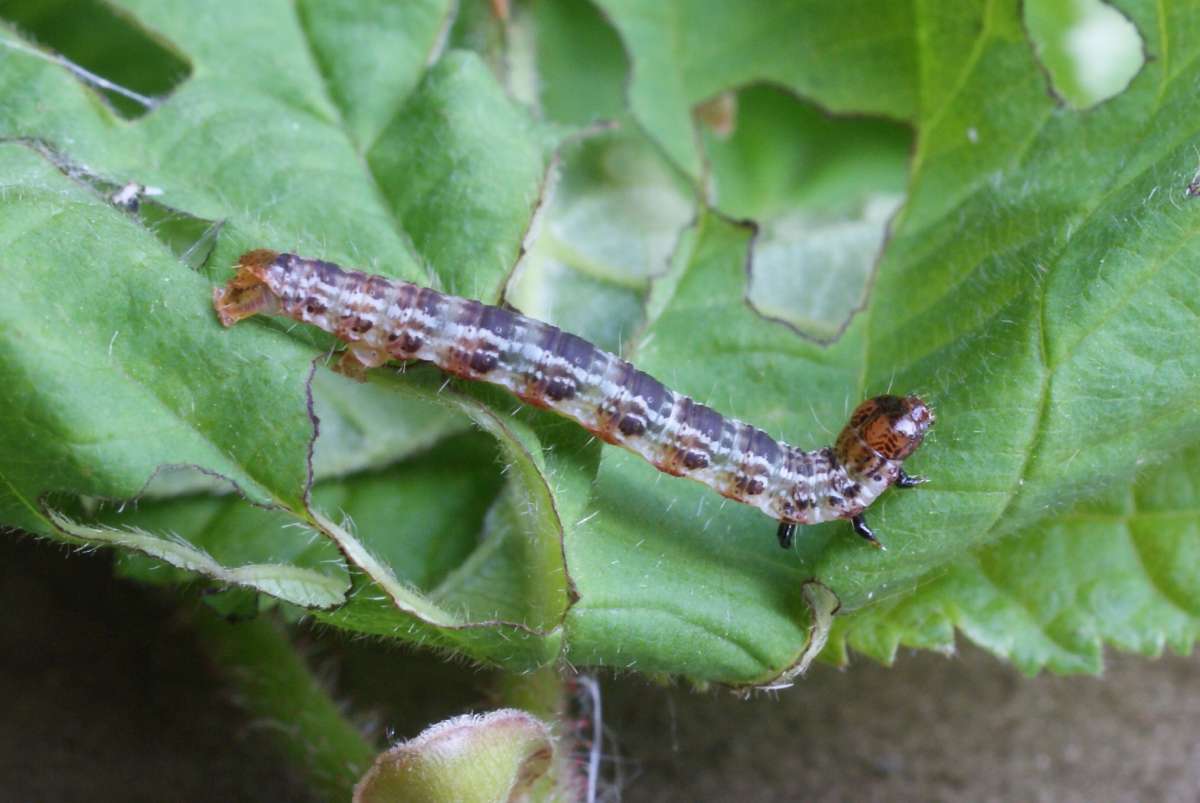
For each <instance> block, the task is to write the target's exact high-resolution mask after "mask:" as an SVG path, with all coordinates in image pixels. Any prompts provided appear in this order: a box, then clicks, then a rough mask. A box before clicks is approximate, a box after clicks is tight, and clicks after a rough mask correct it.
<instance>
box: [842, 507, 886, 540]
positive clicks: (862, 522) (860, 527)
mask: <svg viewBox="0 0 1200 803" xmlns="http://www.w3.org/2000/svg"><path fill="white" fill-rule="evenodd" d="M850 521H851V523H852V524H854V532H856V533H858V534H859V535H861V536H862V537H863V538H865V539H867V542H868V543H870V544H871V546H873V547H875V548H876V549H887V547H885V546H884V545H883V544H881V543H879V539H878V538H876V537H875V531H874V530H872V529H871V528H870V527H868V526H867V520H866V518H865V517H864V516H863V514H861V513H859V514H858V515H857V516H855V517H854V518H852V519H850Z"/></svg>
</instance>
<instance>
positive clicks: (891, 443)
mask: <svg viewBox="0 0 1200 803" xmlns="http://www.w3.org/2000/svg"><path fill="white" fill-rule="evenodd" d="M933 422H934V416H933V410H931V409H929V405H927V404H925V402H923V401H921V399H919V398H918V397H916V396H876V397H874V398H872V399H867V400H866V401H865V402H863V403H862V404H860V405H858V407H856V408H855V410H854V413H853V414H852V415H851V416H850V423H848V424H847V425H846V432H847V433H853V434H854V435H856V436H857V439H858V440H859V441H860V442H861V443H863V444H865V445H866V446H868V447H870V448H871V449H872V450H873V451H875V452H876V453H877V454H878V455H879V456H881V457H883V458H884V459H886V460H894V461H900V460H904V459H905V458H906V457H908V456H909V455H911V454H912V453H913V452H915V451H916V450H917V447H918V446H920V445H921V441H922V440H924V439H925V433H926V432H927V431H928V430H929V428H930V427H931V426H933Z"/></svg>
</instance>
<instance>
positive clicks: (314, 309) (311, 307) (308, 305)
mask: <svg viewBox="0 0 1200 803" xmlns="http://www.w3.org/2000/svg"><path fill="white" fill-rule="evenodd" d="M304 309H305V310H307V311H308V314H309V315H320V314H321V313H322V312H324V311H325V310H326V309H328V307H326V306H325V305H324V304H322V303H321V301H320V299H317V298H312V297H309V298H308V300H307V301H305V302H304Z"/></svg>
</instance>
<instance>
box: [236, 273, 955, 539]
mask: <svg viewBox="0 0 1200 803" xmlns="http://www.w3.org/2000/svg"><path fill="white" fill-rule="evenodd" d="M213 304H214V306H215V308H216V311H217V315H218V317H219V318H220V320H221V323H222V324H224V325H225V326H232V325H233V324H235V323H237V322H238V321H240V320H242V319H243V318H247V317H250V316H251V315H256V314H266V315H284V316H287V317H288V318H291V319H293V320H296V321H300V322H302V323H306V324H312V325H314V326H317V327H320V328H321V329H323V330H325V331H327V332H331V333H333V334H334V335H335V336H336V337H337V338H338V339H340V340H342V341H344V342H345V343H347V344H348V348H347V349H346V351H345V353H344V354H343V355H342V359H341V361H340V363H339V365H338V370H340V371H341V372H343V373H346V374H348V375H351V376H361V374H362V372H363V371H364V370H366V369H368V368H373V367H376V366H379V365H382V364H384V363H385V362H387V361H389V360H402V361H403V360H424V361H427V362H431V363H434V364H435V365H437V366H438V367H439V368H441V369H442V370H444V371H446V372H447V373H449V374H452V375H454V376H459V377H463V378H465V379H471V380H476V381H481V382H488V383H491V384H494V385H499V386H501V387H504V388H506V389H508V390H509V391H511V392H512V393H513V394H514V395H516V396H517V397H518V398H520V399H521V400H522V401H524V402H526V403H527V404H532V405H534V406H536V407H541V408H544V409H548V410H552V411H554V412H556V413H558V414H560V415H563V416H566V417H567V418H571V419H573V420H574V421H576V422H578V423H579V424H581V425H582V426H583V427H585V428H586V429H588V430H589V431H591V432H592V433H594V434H596V435H597V436H599V437H600V438H602V439H603V440H605V441H607V442H608V443H611V444H614V445H617V446H621V447H623V448H625V449H628V450H630V451H631V452H634V453H635V454H637V455H640V456H641V457H643V458H645V459H646V460H648V461H649V462H650V463H651V464H653V465H654V466H655V467H656V468H657V469H659V470H660V471H662V472H665V473H667V474H670V475H672V476H676V477H687V478H689V479H692V480H695V481H697V482H700V483H703V484H704V485H706V486H708V487H709V488H712V489H713V490H714V491H716V492H717V493H719V494H721V495H722V496H724V497H726V498H728V499H732V500H734V501H737V502H741V503H743V504H747V505H751V506H752V507H756V508H758V509H759V510H761V511H762V512H763V513H765V514H767V515H768V516H770V517H771V518H773V519H776V520H777V521H778V522H779V526H778V532H777V536H778V539H779V543H780V545H781V546H783V547H784V548H788V547H790V546H791V545H792V542H793V540H794V537H795V532H796V526H797V525H800V524H816V523H818V522H822V521H830V520H832V519H849V520H850V521H851V522H852V523H853V526H854V531H855V532H856V533H858V534H859V535H860V536H862V537H863V538H865V539H867V541H868V542H870V543H871V544H872V545H874V546H876V547H880V548H882V544H880V542H879V540H878V539H877V538H876V537H875V534H874V533H873V532H872V530H871V528H870V527H868V526H867V523H866V520H865V518H864V515H863V512H864V511H865V510H866V509H867V507H868V506H870V505H871V503H872V502H874V501H875V499H877V498H878V497H879V495H880V494H882V493H883V492H884V491H886V490H887V489H888V488H889V487H891V486H892V485H895V486H897V487H900V488H911V487H913V486H914V485H919V484H921V483H922V482H925V479H924V478H922V477H914V476H910V475H909V474H906V473H905V472H904V469H903V463H904V461H905V460H906V459H907V458H908V457H910V456H911V455H912V454H913V452H914V451H916V449H917V447H919V446H920V445H921V442H922V440H923V439H924V437H925V433H926V432H927V431H928V429H929V427H931V426H932V425H933V422H934V415H933V411H932V410H931V409H930V408H929V406H928V405H927V404H925V402H924V401H922V400H921V399H920V398H918V397H917V396H893V395H882V396H876V397H874V398H871V399H867V400H866V401H864V402H862V403H861V404H859V405H858V407H856V408H855V409H854V412H853V413H852V414H851V415H850V420H849V421H848V422H847V423H846V425H845V427H843V428H842V430H841V432H840V433H839V434H838V436H837V439H836V441H835V442H834V445H833V446H831V447H825V448H822V449H815V450H812V451H805V450H802V449H799V448H797V447H795V446H791V445H789V444H786V443H782V442H780V441H776V440H775V439H774V438H772V437H771V436H769V435H767V433H765V432H763V431H762V430H761V429H758V428H757V427H754V426H752V425H750V424H747V423H744V422H742V421H738V420H737V419H733V418H727V417H725V416H722V415H721V414H720V413H718V412H717V411H715V410H713V409H712V408H710V407H707V406H706V405H703V404H700V403H699V402H697V401H695V400H694V399H692V398H690V397H688V396H685V395H684V394H682V393H676V392H675V391H672V390H671V389H669V388H667V387H666V386H664V385H663V384H662V383H661V382H659V381H658V380H657V379H655V378H654V377H652V376H650V375H649V374H646V373H644V372H642V371H639V370H637V369H636V368H635V367H634V366H633V365H632V364H630V363H629V362H627V361H625V360H623V359H621V358H620V357H617V356H616V355H614V354H610V353H609V352H606V351H604V350H602V349H600V348H597V347H596V346H594V345H592V344H591V343H589V342H588V341H586V340H584V339H582V338H580V337H577V336H575V335H573V334H570V333H569V332H564V331H562V330H561V329H559V328H558V327H556V326H552V325H551V324H548V323H544V322H542V321H538V320H534V319H532V318H528V317H526V316H524V315H521V314H519V313H516V312H512V311H510V310H506V309H502V308H500V307H495V306H490V305H487V304H483V303H481V302H479V301H473V300H471V299H467V298H459V297H457V296H450V295H445V294H443V293H439V292H437V291H436V290H431V289H429V288H427V287H420V286H418V285H415V284H411V283H409V282H404V281H399V280H396V279H389V278H386V277H384V276H374V275H369V274H365V273H360V272H359V271H354V270H344V269H342V268H341V267H339V266H337V265H335V264H333V263H331V262H323V261H321V260H316V259H305V258H303V257H299V256H296V255H295V254H287V253H279V252H276V251H269V250H265V249H260V250H255V251H249V252H247V253H246V254H243V255H242V257H241V258H240V259H239V261H238V266H237V273H236V275H235V276H234V277H233V278H232V279H231V280H230V281H229V282H228V283H227V284H226V285H225V286H224V287H218V288H215V289H214V291H213Z"/></svg>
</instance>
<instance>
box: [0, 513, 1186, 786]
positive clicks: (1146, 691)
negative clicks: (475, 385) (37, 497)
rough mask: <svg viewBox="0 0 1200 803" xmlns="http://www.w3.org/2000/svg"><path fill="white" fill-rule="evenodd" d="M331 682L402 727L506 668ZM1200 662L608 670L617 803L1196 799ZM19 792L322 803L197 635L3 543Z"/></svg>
mask: <svg viewBox="0 0 1200 803" xmlns="http://www.w3.org/2000/svg"><path fill="white" fill-rule="evenodd" d="M311 639H312V642H311V651H312V655H313V661H314V664H315V666H316V667H317V669H318V671H320V672H321V673H322V674H323V675H324V676H326V677H328V678H329V680H330V682H331V683H333V684H335V687H336V688H339V689H342V690H345V691H346V693H345V694H344V696H345V697H351V698H352V699H354V700H355V702H356V705H357V708H356V710H357V711H358V712H359V714H360V715H362V716H363V717H364V718H370V719H371V720H373V721H374V722H377V723H379V724H380V725H381V726H383V727H385V728H387V729H388V730H389V731H390V732H392V733H394V735H395V736H397V737H407V736H411V735H414V734H415V733H417V732H418V731H419V730H420V729H421V728H422V726H423V725H424V724H426V723H428V722H431V721H434V720H436V719H440V718H443V717H445V716H449V715H452V714H456V713H461V712H463V711H467V710H480V709H484V708H487V707H488V706H489V703H488V699H487V689H488V687H489V685H490V683H491V680H492V678H491V677H490V676H489V674H488V673H485V672H477V671H474V670H472V669H470V668H467V667H462V666H458V665H451V666H449V667H447V665H445V664H443V663H441V662H439V661H438V660H437V659H435V658H432V657H429V656H426V655H413V654H411V653H409V652H407V651H405V650H402V649H399V648H396V647H391V646H387V645H383V644H379V643H371V642H365V641H355V640H351V639H348V638H346V637H345V636H344V635H341V634H337V633H333V632H329V631H325V632H321V633H313V634H311ZM1198 682H1200V663H1198V662H1197V660H1196V659H1195V658H1183V657H1179V656H1166V657H1164V658H1162V659H1160V660H1157V661H1149V660H1145V659H1141V658H1134V657H1128V656H1120V655H1110V657H1109V666H1108V669H1107V671H1106V674H1105V676H1104V677H1103V678H1086V677H1069V678H1059V677H1051V676H1042V677H1038V678H1034V679H1029V678H1025V677H1023V676H1021V675H1019V674H1018V673H1017V672H1016V671H1015V670H1013V669H1012V668H1011V667H1009V666H1007V665H1005V664H1003V663H1001V662H999V661H997V660H995V659H994V658H992V657H990V656H989V655H987V654H985V653H983V652H981V651H979V650H976V649H973V648H969V647H965V646H964V647H963V649H962V650H961V651H960V653H959V654H958V655H957V656H954V657H949V658H947V657H943V656H939V655H933V654H927V653H911V654H905V655H902V656H901V657H900V659H899V660H898V661H897V664H896V666H895V667H893V668H891V669H886V668H883V667H880V666H877V665H875V664H873V663H871V662H869V661H866V660H865V659H859V660H858V661H856V662H855V663H854V664H853V665H852V666H850V667H849V668H848V669H846V670H836V669H832V668H829V667H825V666H819V667H817V668H815V669H814V670H813V671H812V672H811V673H810V674H809V676H808V677H807V678H806V679H805V680H803V681H802V682H801V683H800V684H798V686H797V687H795V688H793V689H790V690H787V691H784V692H781V693H779V694H777V695H773V696H760V697H757V698H754V699H751V700H739V699H736V698H734V697H732V696H730V695H729V694H727V693H720V692H712V693H704V694H699V693H694V692H691V691H688V690H686V689H683V688H678V687H674V688H664V687H659V686H655V685H652V684H650V683H648V682H646V681H644V680H642V679H639V678H637V677H617V678H613V677H608V678H606V679H605V680H604V689H605V697H604V706H605V715H604V722H605V724H606V726H607V728H608V734H609V740H608V741H607V742H606V744H607V748H608V749H607V750H606V754H605V757H606V764H607V766H608V768H609V772H608V774H609V775H610V776H613V775H619V777H620V780H619V782H617V783H609V784H608V785H607V786H606V787H602V790H601V791H602V793H603V796H602V799H604V800H608V801H615V800H624V801H710V800H711V801H724V800H736V801H738V802H739V803H757V802H758V801H785V800H814V801H826V800H828V801H841V800H855V801H871V800H899V801H906V800H929V801H942V800H946V801H950V800H953V801H962V800H969V801H990V800H996V801H1003V800H1020V801H1040V800H1046V801H1126V800H1128V801H1194V800H1198V799H1200V737H1198V735H1197V734H1198V731H1197V728H1196V724H1195V723H1197V721H1198V720H1200V718H1198V715H1200V695H1198V694H1197V693H1196V692H1197V690H1198V689H1200V685H1198ZM0 701H2V703H0V800H2V801H9V800H11V801H46V802H47V803H55V802H57V801H77V800H84V799H86V800H89V801H96V802H97V803H103V802H104V801H122V802H123V803H124V802H126V801H132V802H136V801H165V800H171V801H208V800H222V801H240V800H270V801H308V800H310V798H309V797H307V796H306V794H305V791H304V786H303V783H302V781H301V780H300V779H299V778H297V777H295V776H294V775H293V773H292V771H291V769H290V768H289V767H287V766H284V765H281V764H280V763H279V762H277V760H276V759H275V755H274V752H273V748H272V744H271V727H270V726H269V725H268V724H266V723H255V722H251V721H249V720H248V719H247V717H246V716H245V715H243V714H242V713H241V712H240V711H239V709H238V708H237V707H236V706H234V705H233V704H232V702H231V701H230V697H229V695H228V693H227V692H226V690H225V688H224V686H223V684H222V681H221V679H220V678H219V677H218V676H217V675H216V674H215V673H214V672H213V671H212V669H211V667H210V666H209V665H208V663H207V661H206V660H205V659H204V657H203V656H202V655H201V653H200V652H199V650H198V648H197V645H196V643H195V641H194V640H193V638H192V636H191V634H190V632H189V631H188V630H187V629H186V628H185V627H182V626H180V625H179V623H178V622H177V620H176V617H175V615H174V613H173V611H172V608H171V607H170V603H169V598H168V597H165V596H163V595H161V594H159V593H157V592H155V591H153V590H151V589H145V588H141V587H138V586H134V585H132V584H128V583H123V582H120V581H115V580H113V579H111V574H110V571H109V559H108V557H107V556H105V555H102V554H101V555H79V554H75V553H67V552H66V551H64V550H63V549H61V548H59V547H56V546H52V545H49V544H45V543H40V542H35V541H33V540H30V539H16V538H14V537H13V536H11V535H8V534H4V535H0Z"/></svg>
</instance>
